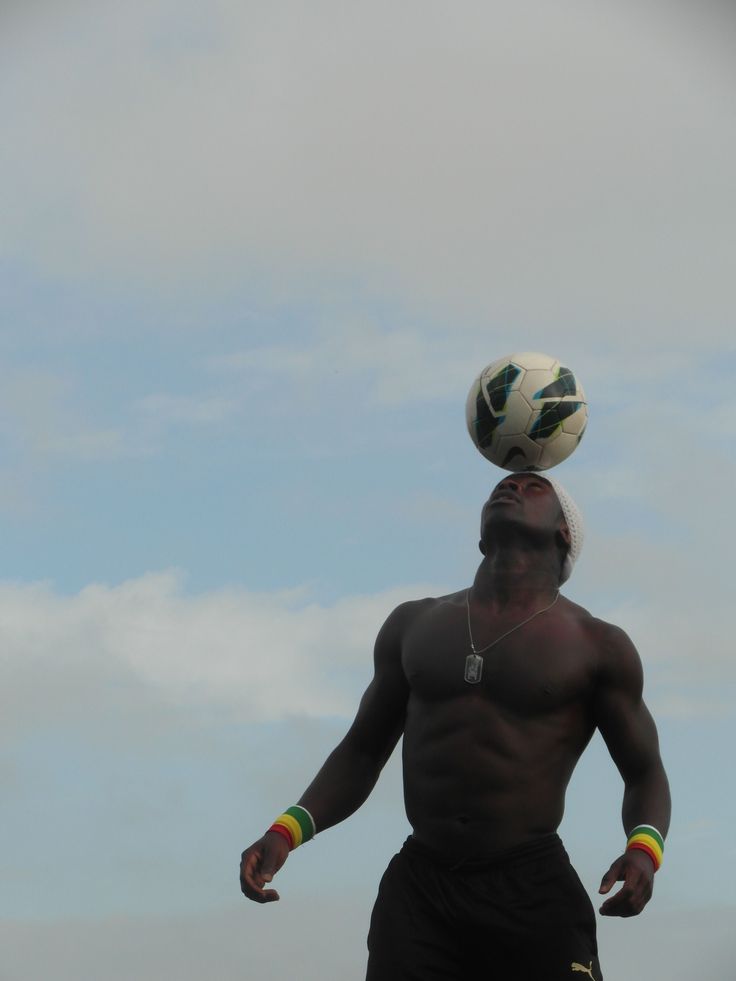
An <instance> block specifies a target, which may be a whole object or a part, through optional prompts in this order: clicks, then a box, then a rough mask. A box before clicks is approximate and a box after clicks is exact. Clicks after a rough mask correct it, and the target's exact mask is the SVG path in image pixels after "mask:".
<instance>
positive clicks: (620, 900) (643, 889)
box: [598, 848, 654, 916]
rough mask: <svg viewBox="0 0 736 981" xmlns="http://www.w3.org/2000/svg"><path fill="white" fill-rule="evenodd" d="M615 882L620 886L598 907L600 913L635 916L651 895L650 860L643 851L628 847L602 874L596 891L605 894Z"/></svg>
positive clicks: (652, 886)
mask: <svg viewBox="0 0 736 981" xmlns="http://www.w3.org/2000/svg"><path fill="white" fill-rule="evenodd" d="M615 882H623V886H622V887H621V889H619V891H618V892H617V893H616V894H615V895H614V896H611V898H610V899H607V900H606V901H605V903H604V904H603V905H602V906H601V908H600V910H599V912H600V914H601V916H638V915H639V913H641V911H642V910H643V909H644V907H645V906H646V904H647V903H648V902H649V900H650V899H651V898H652V891H653V888H654V863H653V862H652V860H651V858H649V856H648V855H647V854H646V853H645V852H642V851H640V850H639V849H635V848H632V849H629V850H628V851H626V852H624V854H623V855H621V857H620V858H617V859H616V861H615V862H614V863H613V865H612V866H611V867H610V869H609V870H608V872H606V874H605V875H604V876H603V879H602V880H601V887H600V889H599V890H598V891H599V892H600V893H602V894H603V895H605V894H606V893H607V892H610V891H611V888H612V887H613V885H614V883H615Z"/></svg>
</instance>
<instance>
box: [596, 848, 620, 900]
mask: <svg viewBox="0 0 736 981" xmlns="http://www.w3.org/2000/svg"><path fill="white" fill-rule="evenodd" d="M623 864H624V857H623V855H622V856H621V857H620V858H617V859H616V861H615V862H614V863H613V865H612V866H611V867H610V869H609V870H608V872H606V874H605V875H604V876H603V878H602V879H601V885H600V889H599V890H598V892H600V893H603V894H605V893H607V892H610V891H611V888H612V886H613V884H614V883H615V882H618V881H619V880H620V879H623V877H624V876H623V871H622V870H623Z"/></svg>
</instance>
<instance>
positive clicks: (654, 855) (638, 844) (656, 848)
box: [626, 824, 664, 872]
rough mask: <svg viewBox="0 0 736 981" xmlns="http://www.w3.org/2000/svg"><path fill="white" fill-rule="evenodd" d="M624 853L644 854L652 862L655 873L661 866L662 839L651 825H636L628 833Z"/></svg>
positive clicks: (662, 854) (662, 853)
mask: <svg viewBox="0 0 736 981" xmlns="http://www.w3.org/2000/svg"><path fill="white" fill-rule="evenodd" d="M626 851H627V852H628V851H641V852H644V853H645V855H648V856H649V858H650V859H651V860H652V864H653V865H654V871H655V872H656V871H657V869H659V868H660V866H661V865H662V859H663V856H664V838H663V837H662V835H661V834H660V833H659V831H657V829H656V828H655V827H653V826H652V825H651V824H638V825H637V826H636V827H635V828H634V829H633V830H632V831H630V832H629V836H628V839H627V841H626Z"/></svg>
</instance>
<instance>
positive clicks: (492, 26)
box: [0, 0, 736, 981]
mask: <svg viewBox="0 0 736 981" xmlns="http://www.w3.org/2000/svg"><path fill="white" fill-rule="evenodd" d="M735 33H736V16H735V15H734V14H733V11H732V10H731V9H730V7H729V5H727V4H725V3H721V2H717V0H704V2H701V3H700V4H698V5H697V7H696V6H695V5H693V4H687V3H685V2H684V0H671V2H669V3H665V2H663V0H642V2H638V3H636V4H634V3H633V2H623V3H616V4H614V3H612V2H608V0H596V2H594V3H582V2H580V0H559V2H558V3H555V4H549V3H543V2H541V0H515V2H513V3H512V2H510V0H486V2H484V3H480V2H471V0H458V2H456V3H454V4H452V5H450V4H446V3H440V2H437V0H424V2H421V3H419V2H415V0H402V2H401V3H395V2H394V3H391V4H389V3H386V2H383V0H373V2H371V3H370V4H368V3H349V4H346V3H337V2H329V0H315V2H312V3H310V4H305V3H300V2H296V0H294V2H279V3H270V4H266V3H248V2H246V3H235V2H234V0H212V2H210V3H209V4H208V5H207V6H206V7H205V6H204V5H202V4H195V3H192V2H191V0H179V2H176V3H174V2H173V0H146V2H145V3H144V2H142V0H131V2H130V3H127V4H124V5H121V4H114V3H112V2H110V0H99V2H96V3H94V4H93V3H90V2H88V0H69V2H67V3H65V4H61V5H59V4H50V3H44V2H42V0H35V2H29V3H25V4H21V3H19V2H11V0H9V2H7V3H5V4H4V5H3V7H2V10H1V11H0V111H1V113H2V118H3V121H4V134H3V139H2V141H0V214H1V215H2V221H1V222H0V448H1V451H2V452H1V453H0V542H1V543H2V552H1V554H0V639H1V643H0V681H1V685H2V693H3V711H2V713H1V714H0V837H1V838H2V840H3V842H5V844H6V847H5V848H4V849H3V851H2V855H0V950H2V961H1V962H0V977H2V978H3V981H47V979H50V978H53V979H54V981H67V979H69V981H71V979H74V981H86V979H90V981H92V979H94V981H129V979H133V978H135V979H136V981H149V979H150V981H154V979H155V981H169V979H172V981H173V979H174V978H175V979H176V981H194V979H201V978H202V976H204V975H205V974H206V975H208V976H212V977H216V978H217V979H218V981H235V979H240V978H245V977H253V976H258V977H259V978H262V979H264V981H279V979H282V978H286V977H291V976H293V974H294V972H295V971H298V972H299V975H300V977H302V978H303V979H304V981H316V979H318V978H319V979H324V978H326V977H328V978H329V977H339V978H341V979H343V981H360V979H362V977H363V972H364V969H365V959H366V952H365V935H366V931H367V924H368V917H369V914H370V909H371V906H372V903H373V900H374V897H375V892H376V889H377V886H378V881H379V879H380V876H381V874H382V871H383V868H384V867H385V864H386V862H387V861H388V859H389V858H390V856H391V855H392V854H393V853H394V852H395V851H396V850H397V849H398V848H399V847H400V845H401V842H402V841H403V839H404V837H405V836H406V835H407V834H408V833H409V831H410V829H409V827H408V825H407V822H406V819H405V817H404V814H403V807H402V798H401V774H400V767H399V761H398V759H397V757H396V755H395V756H394V758H392V760H391V761H390V762H389V764H388V765H387V767H386V769H385V771H384V773H383V775H382V776H381V779H380V781H379V783H378V786H377V787H376V789H375V791H374V792H373V794H372V796H371V797H370V799H369V800H368V802H367V803H366V804H365V805H364V806H363V808H361V810H360V811H359V812H358V813H357V814H355V815H354V816H353V817H352V818H350V819H349V820H348V821H346V822H345V823H344V824H342V825H340V826H338V827H336V828H334V829H331V830H330V831H328V832H326V833H325V834H324V835H318V836H317V838H316V840H315V841H314V842H313V843H310V844H309V845H308V846H305V847H304V848H302V849H301V850H300V851H298V852H297V853H295V854H294V855H293V856H291V858H290V860H289V862H288V864H287V866H286V867H285V868H284V869H283V870H282V872H281V873H280V876H279V889H280V892H281V895H282V899H281V902H280V903H278V904H275V905H270V906H267V907H260V906H257V905H256V904H251V903H247V902H246V901H245V900H244V899H243V898H242V896H241V895H240V893H239V888H238V883H237V867H238V862H239V857H240V853H241V851H242V850H243V849H244V848H245V847H246V846H247V845H249V844H250V843H251V842H252V841H254V840H255V839H256V838H258V837H260V835H261V834H262V832H263V831H264V830H265V828H266V827H267V826H268V825H269V824H270V823H271V821H272V820H273V818H274V817H275V816H276V815H277V814H278V813H279V812H280V811H282V810H283V809H284V808H285V807H286V806H288V805H289V804H291V803H292V802H294V801H295V800H296V799H298V797H299V796H300V795H301V793H302V791H303V790H304V788H305V787H306V785H307V784H308V783H309V782H310V780H311V778H312V777H313V775H314V774H315V772H316V771H317V769H318V768H319V766H320V765H321V763H322V762H323V760H324V758H325V757H326V755H327V754H328V753H329V752H330V750H331V749H332V748H333V747H334V745H335V744H336V743H337V742H338V741H339V740H340V739H341V738H342V735H343V734H344V732H345V731H346V729H347V727H348V725H349V724H350V721H351V719H352V717H353V714H354V712H355V708H356V706H357V702H358V700H359V698H360V694H361V692H362V690H363V689H364V687H365V686H366V684H367V683H368V681H369V679H370V675H371V650H372V644H373V639H374V636H375V633H376V631H377V630H378V628H379V627H380V625H381V623H382V622H383V620H384V619H385V617H386V616H387V615H388V614H389V613H390V611H391V610H392V609H393V608H394V607H395V606H396V605H397V604H398V603H400V602H402V601H404V600H406V599H409V598H413V597H418V596H425V595H436V594H439V593H443V592H447V591H449V590H455V589H459V588H461V587H463V586H465V585H467V584H468V583H469V582H470V581H471V579H472V577H473V575H474V572H475V568H476V565H477V561H478V559H479V555H478V552H477V531H478V517H479V513H480V507H481V505H482V503H483V501H484V500H485V498H486V496H487V494H488V491H489V489H490V487H491V486H493V485H494V484H495V483H496V482H497V481H498V480H499V479H500V478H501V476H503V473H502V472H501V471H499V470H497V469H495V468H494V467H493V466H491V465H490V464H489V463H488V462H487V461H485V460H484V459H483V458H481V456H480V455H479V454H478V453H477V452H476V451H475V449H474V448H473V446H472V444H471V443H470V440H469V439H468V436H467V433H466V430H465V422H464V403H465V397H466V394H467V391H468V389H469V387H470V383H471V381H472V379H473V377H474V376H475V375H476V374H477V372H478V371H479V370H480V368H482V367H483V365H485V364H486V363H488V362H490V361H492V360H494V359H496V358H497V357H500V356H502V355H504V354H507V353H511V352H513V351H524V350H532V351H534V350H539V351H544V352H547V353H551V354H553V355H554V356H555V357H559V358H560V359H561V360H562V361H563V362H564V363H565V364H566V365H569V366H570V367H571V368H573V370H574V371H575V372H576V374H577V375H578V376H579V377H580V379H581V380H582V383H583V385H584V387H585V390H586V394H587V396H588V401H589V407H590V422H589V426H588V430H587V432H586V435H585V438H584V440H583V441H582V443H581V444H580V447H579V448H578V449H577V450H576V452H575V454H574V455H573V456H572V457H571V458H570V459H569V460H568V461H566V462H565V463H563V464H562V465H560V467H559V468H557V470H556V471H555V476H556V477H558V478H559V479H560V480H561V481H562V482H563V484H565V486H566V487H567V488H568V490H569V491H570V492H571V493H572V494H573V496H574V497H575V499H576V500H577V502H578V503H579V505H580V507H581V509H582V511H583V513H584V514H585V517H586V541H585V545H584V548H583V551H582V555H581V557H580V560H579V562H578V564H577V566H576V569H575V573H574V574H573V576H572V578H571V579H570V581H569V582H568V583H567V584H566V586H565V587H564V593H565V595H567V596H569V597H570V598H571V599H573V600H575V601H576V602H579V603H581V604H583V605H584V606H586V607H587V608H588V609H590V610H591V612H592V613H594V614H595V615H596V616H600V617H602V618H604V619H606V620H610V621H612V622H614V623H617V624H618V625H620V626H621V627H623V628H624V629H625V630H626V631H627V633H629V635H630V636H631V637H632V639H633V641H634V643H635V644H636V645H637V647H638V649H639V651H640V653H641V655H642V659H643V662H644V666H645V676H646V684H645V697H646V700H647V703H648V704H649V706H650V707H651V709H652V711H653V713H654V715H655V717H656V719H657V723H658V726H659V731H660V739H661V745H662V753H663V758H664V761H665V764H666V766H667V769H668V772H669V775H670V780H671V784H672V791H673V798H674V811H673V822H672V828H671V832H670V838H669V840H668V846H667V853H666V856H665V865H664V867H663V869H662V870H661V871H660V872H659V873H658V876H657V882H656V888H655V895H654V899H653V900H652V902H651V904H650V906H649V907H648V908H647V910H646V911H645V913H644V914H643V915H642V916H641V917H639V918H637V919H634V920H617V921H609V920H603V921H599V940H600V947H601V962H602V965H603V969H604V971H605V977H606V981H624V979H630V978H632V977H636V978H639V977H641V978H645V977H667V978H669V979H670V981H691V979H692V977H694V976H698V977H699V978H703V979H704V981H710V979H713V981H715V979H717V978H722V977H725V976H726V974H727V971H728V969H730V966H731V965H732V963H733V953H734V943H733V929H732V924H733V917H734V913H735V912H736V888H735V887H734V884H733V875H732V873H731V869H732V868H733V865H734V858H735V857H736V849H735V848H734V845H733V837H732V827H733V824H734V821H735V820H736V793H735V791H734V787H733V781H732V779H731V777H730V776H729V774H730V769H731V768H730V767H729V765H728V746H729V745H733V744H734V741H735V740H736V713H735V711H734V696H735V695H736V667H734V657H733V626H732V624H733V618H732V606H733V600H732V589H731V584H732V575H731V568H730V558H731V555H732V554H733V550H734V545H735V544H736V543H735V542H734V523H733V519H732V514H733V503H732V502H733V488H734V484H735V477H736V466H735V464H734V423H735V422H736V415H735V413H734V406H733V400H732V393H733V389H734V382H735V380H736V379H735V372H734V359H735V358H736V341H735V340H734V337H736V334H735V333H734V329H733V328H734V323H733V318H734V286H733V283H734V281H736V275H735V274H736V269H735V268H734V255H735V254H736V250H735V249H734V231H733V229H734V227H736V192H735V191H734V183H733V174H734V172H736V123H735V121H734V116H733V85H734V81H736V79H735V78H734V66H733V57H732V52H733V42H734V34H735ZM621 793H622V784H621V780H620V777H619V776H618V773H617V771H616V770H615V767H614V766H613V763H612V762H611V760H610V759H609V758H608V756H607V754H606V751H605V748H604V746H603V744H602V742H601V740H600V739H599V738H598V737H596V738H594V740H593V742H592V744H591V746H590V747H589V749H588V750H587V752H586V754H585V755H584V757H583V759H582V760H581V762H580V764H579V767H578V770H577V771H576V773H575V775H574V777H573V781H572V784H571V787H570V790H569V794H568V803H567V811H566V815H565V818H564V821H563V824H562V827H561V832H560V833H561V835H562V836H563V839H564V841H565V843H566V846H567V848H568V851H569V852H570V854H571V857H572V859H573V862H574V864H575V866H576V868H577V869H578V872H579V874H580V876H581V878H582V880H583V882H584V884H585V885H586V887H587V889H588V891H589V892H590V893H591V895H593V897H594V901H595V892H596V890H597V886H598V883H599V882H600V878H601V876H602V875H603V873H604V872H605V871H606V869H607V868H608V866H609V865H610V863H611V862H612V861H613V859H614V858H616V857H617V855H618V854H619V853H620V851H621V849H622V846H623V829H622V827H621V820H620V807H621ZM727 965H728V967H727Z"/></svg>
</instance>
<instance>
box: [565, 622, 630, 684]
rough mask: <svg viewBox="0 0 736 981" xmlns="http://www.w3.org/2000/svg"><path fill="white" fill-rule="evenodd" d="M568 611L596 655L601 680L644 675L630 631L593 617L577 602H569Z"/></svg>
mask: <svg viewBox="0 0 736 981" xmlns="http://www.w3.org/2000/svg"><path fill="white" fill-rule="evenodd" d="M566 606H567V612H568V615H569V616H570V617H572V618H573V619H574V620H575V622H576V623H577V626H578V629H579V630H580V631H581V633H582V635H583V636H584V637H585V639H586V641H587V643H588V645H589V648H590V650H591V652H592V653H594V655H595V659H596V663H597V665H598V669H599V674H600V676H601V678H605V677H609V676H612V677H617V678H619V679H622V678H627V677H629V676H630V677H631V678H632V679H634V680H635V679H636V678H637V677H638V676H640V674H641V670H642V669H641V659H640V657H639V652H638V651H637V649H636V647H635V646H634V643H633V641H632V640H631V638H630V637H629V635H628V634H627V633H626V631H625V630H624V629H623V628H622V627H619V626H617V625H616V624H615V623H610V622H609V621H608V620H604V619H602V618H601V617H596V616H593V614H592V613H590V612H589V611H588V610H586V609H584V608H583V607H581V606H578V605H577V604H575V603H568V604H566Z"/></svg>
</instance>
